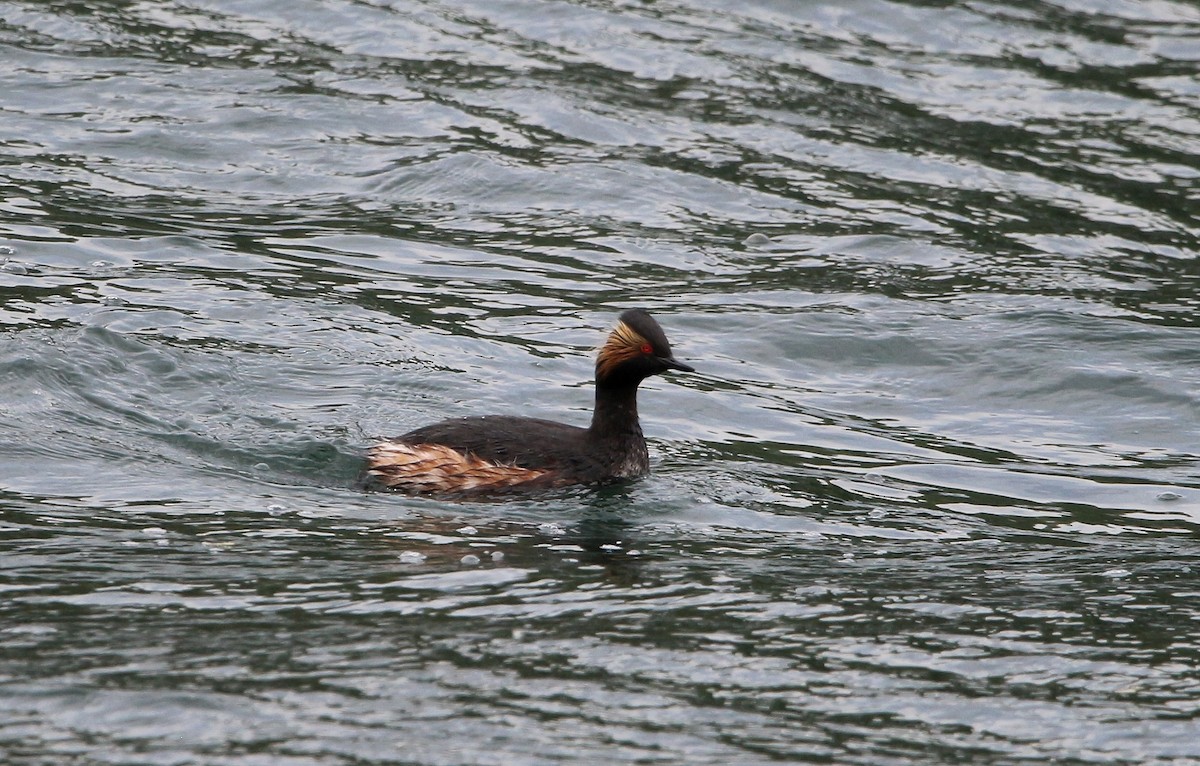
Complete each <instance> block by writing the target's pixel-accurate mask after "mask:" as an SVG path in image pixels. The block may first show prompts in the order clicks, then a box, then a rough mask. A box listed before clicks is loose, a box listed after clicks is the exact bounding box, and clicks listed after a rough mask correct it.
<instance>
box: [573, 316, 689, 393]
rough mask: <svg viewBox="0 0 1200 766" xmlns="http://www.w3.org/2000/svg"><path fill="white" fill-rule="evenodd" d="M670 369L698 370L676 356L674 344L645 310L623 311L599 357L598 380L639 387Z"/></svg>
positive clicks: (597, 381) (599, 382) (606, 383)
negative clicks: (668, 340) (645, 379)
mask: <svg viewBox="0 0 1200 766" xmlns="http://www.w3.org/2000/svg"><path fill="white" fill-rule="evenodd" d="M667 370H682V371H683V372H695V370H694V369H693V368H692V367H689V366H688V365H686V364H684V363H683V362H679V361H676V359H675V357H674V356H672V354H671V344H670V343H668V342H667V336H666V335H664V334H663V331H662V328H661V327H659V326H658V322H655V321H654V317H652V316H650V315H649V314H648V313H646V312H645V311H643V310H641V309H629V310H628V311H626V312H624V313H623V314H621V317H620V319H619V320H618V321H617V326H616V327H614V328H613V331H612V332H611V333H609V336H608V340H606V341H605V342H604V345H603V346H602V347H601V348H600V353H599V355H597V356H596V383H597V384H604V385H630V384H632V385H635V386H636V385H637V384H638V383H640V382H641V381H642V380H643V379H644V378H648V377H650V376H651V375H657V374H659V373H660V372H666V371H667Z"/></svg>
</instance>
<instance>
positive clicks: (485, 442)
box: [367, 309, 693, 493]
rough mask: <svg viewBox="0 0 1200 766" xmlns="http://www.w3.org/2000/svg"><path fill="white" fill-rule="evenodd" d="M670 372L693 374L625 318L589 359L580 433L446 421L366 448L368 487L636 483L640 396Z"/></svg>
mask: <svg viewBox="0 0 1200 766" xmlns="http://www.w3.org/2000/svg"><path fill="white" fill-rule="evenodd" d="M667 370H682V371H685V372H692V371H693V369H692V368H691V367H689V366H688V365H686V364H683V363H682V362H679V361H677V360H676V359H675V358H674V356H672V354H671V346H670V344H669V343H668V342H667V339H666V336H665V335H664V334H663V331H662V328H660V327H659V326H658V323H657V322H656V321H654V319H653V317H651V316H650V315H649V314H648V313H646V312H645V311H642V310H640V309H631V310H629V311H626V312H624V313H623V314H621V317H620V320H619V321H618V322H617V326H616V327H615V328H614V329H613V331H612V332H611V333H610V334H609V336H608V339H607V340H606V342H605V343H604V345H603V346H602V347H601V349H600V351H599V353H598V355H597V357H596V406H595V410H594V411H593V413H592V422H591V425H589V426H588V427H587V428H581V427H578V426H572V425H567V424H565V423H558V422H555V421H552V420H543V419H540V418H528V417H516V416H509V415H486V416H483V417H468V418H456V419H453V420H445V421H442V422H440V423H435V424H433V425H429V426H425V427H423V428H418V429H416V430H415V431H410V432H408V433H406V434H404V435H402V436H400V437H397V438H396V439H392V440H390V441H386V442H382V443H380V444H377V445H375V446H374V447H372V448H371V450H370V451H369V453H368V467H367V478H368V481H369V482H370V484H372V485H375V486H378V487H382V488H385V489H393V490H399V491H405V492H412V493H474V492H487V491H498V490H503V489H508V488H514V487H519V488H527V489H533V488H540V487H560V486H566V485H569V484H591V483H598V482H605V481H612V480H617V479H626V478H633V477H637V476H643V475H645V474H646V473H648V472H649V470H650V458H649V453H648V452H647V449H646V440H645V437H644V436H643V435H642V428H641V424H640V423H639V421H638V414H637V388H638V384H640V383H641V381H642V380H644V379H645V378H647V377H649V376H650V375H655V374H658V373H661V372H665V371H667Z"/></svg>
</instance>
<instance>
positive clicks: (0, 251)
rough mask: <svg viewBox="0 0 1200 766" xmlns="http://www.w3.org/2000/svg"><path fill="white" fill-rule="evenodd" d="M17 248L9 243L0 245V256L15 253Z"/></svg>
mask: <svg viewBox="0 0 1200 766" xmlns="http://www.w3.org/2000/svg"><path fill="white" fill-rule="evenodd" d="M16 254H17V248H15V247H12V246H11V245H0V256H7V255H16Z"/></svg>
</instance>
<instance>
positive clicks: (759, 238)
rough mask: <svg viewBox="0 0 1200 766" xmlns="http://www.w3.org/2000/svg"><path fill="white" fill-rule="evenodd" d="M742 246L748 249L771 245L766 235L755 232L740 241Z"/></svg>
mask: <svg viewBox="0 0 1200 766" xmlns="http://www.w3.org/2000/svg"><path fill="white" fill-rule="evenodd" d="M742 244H743V245H749V246H750V247H761V246H762V245H769V244H771V238H770V237H768V236H767V235H766V234H762V233H761V232H757V231H756V232H754V233H753V234H751V235H750V236H748V237H746V238H745V239H744V240H742Z"/></svg>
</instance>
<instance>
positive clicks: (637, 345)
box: [596, 322, 649, 378]
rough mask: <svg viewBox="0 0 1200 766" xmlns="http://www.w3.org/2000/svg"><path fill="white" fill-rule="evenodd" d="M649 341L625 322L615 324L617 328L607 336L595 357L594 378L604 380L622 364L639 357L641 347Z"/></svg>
mask: <svg viewBox="0 0 1200 766" xmlns="http://www.w3.org/2000/svg"><path fill="white" fill-rule="evenodd" d="M648 344H649V341H647V340H646V339H645V338H643V337H642V336H641V334H640V333H639V332H638V331H637V330H635V329H633V328H632V327H630V326H629V325H627V324H626V323H625V322H617V326H616V327H614V328H613V331H612V332H611V333H609V334H608V339H607V340H606V341H604V345H603V346H601V347H600V353H599V355H597V357H596V377H597V378H606V377H608V376H609V375H610V374H612V372H613V371H614V370H615V369H616V368H617V367H619V366H620V365H621V364H622V363H624V362H627V361H629V360H630V359H634V358H636V357H638V356H640V355H641V353H642V346H645V345H648Z"/></svg>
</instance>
